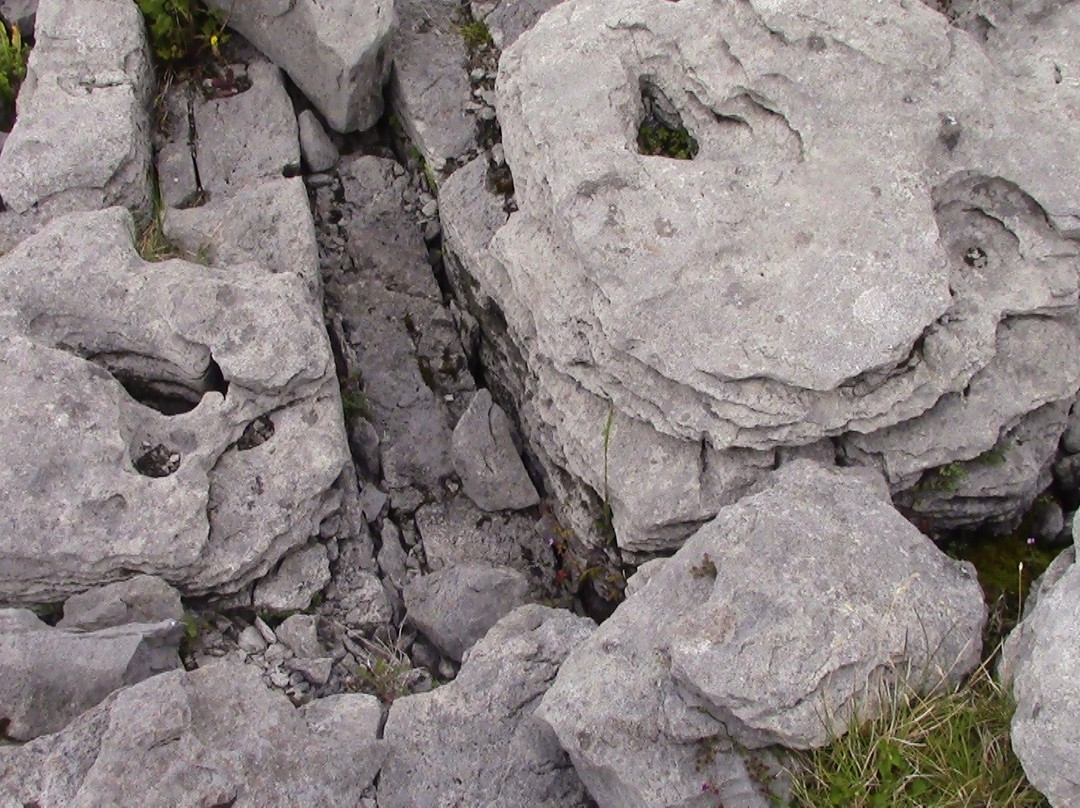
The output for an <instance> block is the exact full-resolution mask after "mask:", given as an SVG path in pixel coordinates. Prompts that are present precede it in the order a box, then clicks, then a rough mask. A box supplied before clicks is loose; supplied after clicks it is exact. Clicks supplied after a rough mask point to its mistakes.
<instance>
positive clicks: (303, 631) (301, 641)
mask: <svg viewBox="0 0 1080 808" xmlns="http://www.w3.org/2000/svg"><path fill="white" fill-rule="evenodd" d="M274 633H275V634H276V635H277V638H278V641H279V642H281V643H284V645H285V647H286V648H288V649H289V650H290V651H292V652H293V653H294V654H295V655H296V656H298V657H304V658H307V659H314V658H316V657H319V656H322V647H321V646H320V645H319V636H318V632H317V630H316V625H315V617H314V616H313V615H310V614H294V615H290V616H289V617H286V618H285V619H284V620H282V621H281V625H279V626H278V627H277V630H276V631H275V632H274Z"/></svg>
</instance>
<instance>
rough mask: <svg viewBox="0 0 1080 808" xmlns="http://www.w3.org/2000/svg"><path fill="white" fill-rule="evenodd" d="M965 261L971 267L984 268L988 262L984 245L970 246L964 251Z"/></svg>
mask: <svg viewBox="0 0 1080 808" xmlns="http://www.w3.org/2000/svg"><path fill="white" fill-rule="evenodd" d="M964 263H965V264H967V265H968V266H969V267H974V268H975V269H982V268H983V267H985V266H986V263H987V258H986V250H984V249H983V248H982V247H969V248H968V249H967V252H965V253H964Z"/></svg>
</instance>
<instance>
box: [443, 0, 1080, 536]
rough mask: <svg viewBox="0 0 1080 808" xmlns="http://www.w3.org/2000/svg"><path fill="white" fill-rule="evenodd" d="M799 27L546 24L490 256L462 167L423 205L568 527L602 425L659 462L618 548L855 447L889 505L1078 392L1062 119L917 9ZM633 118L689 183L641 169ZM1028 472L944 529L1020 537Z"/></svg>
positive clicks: (632, 500)
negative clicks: (790, 448)
mask: <svg viewBox="0 0 1080 808" xmlns="http://www.w3.org/2000/svg"><path fill="white" fill-rule="evenodd" d="M797 11H798V9H797V7H796V5H795V4H792V3H780V4H763V3H757V2H751V3H744V4H738V5H734V6H725V7H724V8H723V9H722V10H720V11H718V12H717V11H716V10H715V9H713V8H712V7H708V8H706V7H705V6H696V5H693V4H691V5H685V4H677V3H662V4H659V5H658V4H655V3H651V2H644V1H641V2H639V1H638V0H622V1H621V2H616V3H614V4H612V3H605V4H600V3H589V2H584V0H578V1H577V2H569V3H564V4H561V5H560V6H558V7H557V8H554V9H552V10H551V11H550V12H548V13H547V14H545V15H544V16H543V17H542V18H541V20H540V21H539V22H538V23H537V24H536V25H535V26H534V27H533V28H532V29H531V30H530V31H528V32H527V33H525V34H523V35H522V36H521V37H520V38H519V39H518V40H517V41H516V42H515V43H514V45H513V46H511V47H510V48H508V49H507V50H506V51H505V52H504V53H503V57H502V60H501V62H500V76H499V82H498V87H497V89H498V104H499V117H500V123H501V126H502V131H503V146H504V149H505V154H506V160H507V163H508V164H509V166H510V168H511V169H512V170H513V179H514V188H515V200H516V203H517V205H518V206H519V208H520V210H519V211H518V212H517V213H515V214H512V215H511V216H510V218H509V220H508V221H507V222H506V223H505V224H502V225H500V226H499V229H498V232H497V235H495V236H494V238H491V237H489V235H488V233H487V232H485V229H486V228H485V224H484V223H491V222H493V221H495V220H496V219H497V213H494V212H495V211H497V210H498V203H497V201H496V200H492V201H491V202H486V201H484V200H483V197H482V192H478V191H477V189H478V188H480V187H482V185H481V183H480V181H479V177H478V176H477V175H479V176H482V174H483V171H482V169H481V168H478V169H477V170H476V171H475V172H474V174H473V175H471V176H462V175H463V174H464V173H465V172H466V171H468V170H469V169H470V168H471V167H470V166H466V167H465V168H462V169H459V170H458V171H457V172H455V174H454V176H452V177H451V178H450V180H448V181H447V182H446V183H445V184H444V185H443V188H442V192H441V194H440V207H441V211H442V214H443V229H444V232H445V233H446V235H447V244H448V246H449V247H450V249H451V251H452V252H454V254H455V255H456V256H457V258H458V259H459V261H460V262H461V264H462V265H463V269H464V272H463V273H462V274H463V275H464V277H465V278H466V280H462V281H459V282H458V284H457V285H458V286H459V287H471V289H469V290H468V291H469V294H468V295H467V297H468V298H469V299H470V312H471V313H472V314H473V315H474V316H476V317H477V319H478V320H480V322H481V325H482V326H483V327H484V328H485V334H486V335H487V336H488V337H489V339H491V340H493V341H496V342H499V343H500V344H499V345H496V346H495V347H493V348H492V349H491V351H492V353H493V354H495V355H497V356H501V357H503V358H504V359H505V360H506V363H507V364H508V365H509V366H511V367H512V366H513V364H514V363H515V362H516V363H517V364H518V365H519V366H528V367H529V368H530V370H531V372H532V374H533V376H534V378H535V379H536V380H537V381H536V385H535V388H532V387H531V385H530V383H529V382H525V383H524V384H523V386H522V387H523V389H520V390H517V391H511V392H512V393H514V399H515V401H516V403H517V406H518V408H519V410H520V412H519V413H518V414H519V415H520V417H521V420H522V423H523V424H524V425H525V431H526V433H527V435H528V437H529V439H530V441H531V442H532V444H533V445H534V447H535V448H536V450H537V454H538V455H539V456H540V459H541V463H542V465H543V466H544V467H545V471H547V472H548V477H549V480H547V481H546V482H548V483H549V484H550V485H551V487H552V488H553V489H554V490H556V491H558V489H559V488H560V487H562V488H565V489H566V490H567V492H568V493H570V494H571V495H570V496H568V497H566V498H564V499H566V500H567V501H569V502H570V504H569V505H567V506H565V507H566V509H567V510H572V509H573V508H574V507H575V505H574V504H573V503H574V501H575V500H581V499H587V498H588V490H589V489H591V490H592V491H593V492H595V494H596V496H602V489H603V479H604V477H605V476H606V477H607V478H608V480H609V481H610V480H618V479H620V478H623V477H624V476H628V477H629V479H630V480H635V479H636V478H638V476H639V474H640V472H638V471H637V469H638V468H641V466H643V465H645V464H643V463H640V462H639V463H637V464H635V463H634V462H633V461H631V463H630V466H629V475H624V474H623V468H622V466H620V465H617V464H616V463H615V462H614V460H613V457H612V451H611V450H612V447H611V446H608V451H606V452H605V451H604V441H603V437H602V436H603V433H604V431H605V430H604V425H605V423H606V421H607V415H608V413H609V412H611V411H612V408H613V410H614V422H615V424H616V428H615V435H616V438H615V441H614V446H615V447H617V446H618V443H619V437H618V435H619V433H620V429H621V432H622V434H623V436H625V435H626V434H627V433H628V432H633V433H634V436H633V437H634V439H633V441H632V443H631V445H633V446H634V447H635V449H636V450H637V451H638V452H641V451H642V447H648V448H647V449H646V452H648V451H653V452H655V453H657V454H658V455H662V456H664V457H665V459H666V460H668V461H671V460H675V461H676V462H664V463H661V462H655V464H654V470H653V475H652V477H651V482H654V483H658V484H659V486H660V488H661V489H662V490H664V496H662V497H660V496H658V497H657V498H656V500H655V501H654V502H650V503H648V504H646V502H645V500H644V499H643V498H642V497H641V496H640V494H639V492H638V491H637V490H633V489H629V488H628V489H627V492H626V493H628V494H630V495H629V496H622V497H620V496H616V492H614V491H611V492H610V494H609V498H610V500H611V504H612V507H613V511H614V521H615V526H616V531H617V534H618V538H619V542H620V545H621V546H623V547H624V548H628V549H655V548H658V547H662V546H664V545H667V546H671V545H673V544H677V543H678V542H679V541H681V540H682V539H683V538H684V537H685V536H686V535H687V534H688V533H689V532H691V531H692V530H693V528H694V526H695V525H697V524H700V522H701V521H702V520H703V519H707V518H708V516H709V512H710V511H711V512H712V513H715V512H716V509H717V508H719V507H722V506H723V505H724V504H726V502H730V501H731V499H732V498H733V497H734V496H735V495H737V493H738V492H739V491H740V490H741V489H742V488H744V487H745V485H746V482H747V478H750V479H753V478H756V477H759V476H760V475H761V470H762V466H767V465H768V464H767V463H762V462H760V461H761V459H760V458H758V457H757V456H756V454H755V453H758V452H761V453H765V454H769V453H772V452H773V450H775V449H777V448H780V447H784V446H787V445H793V444H803V443H810V442H815V441H818V440H820V439H822V438H826V437H833V438H839V439H840V442H841V443H843V442H844V440H846V438H847V436H851V439H852V443H853V445H855V447H856V448H857V449H858V450H859V451H861V452H862V453H863V456H864V457H865V458H867V459H868V460H871V461H873V462H876V463H879V464H880V465H881V466H882V468H883V469H884V470H885V471H886V473H887V474H888V477H889V480H890V483H891V484H892V485H893V487H894V489H897V490H899V489H902V488H907V487H910V486H911V485H913V484H914V483H915V482H916V481H917V480H918V479H919V476H920V475H921V474H923V473H925V472H926V471H927V470H929V469H932V468H934V467H936V466H940V465H943V464H947V463H951V462H956V461H967V460H971V459H973V458H975V457H977V456H979V455H981V454H983V453H984V452H987V451H989V450H991V449H993V448H994V447H995V446H996V445H998V443H999V440H1001V439H1002V438H1003V437H1004V436H1005V435H1006V434H1007V433H1008V432H1009V431H1010V430H1012V429H1014V428H1016V427H1017V424H1018V423H1019V422H1020V420H1021V419H1022V418H1024V417H1026V416H1027V415H1028V414H1030V413H1032V412H1035V411H1037V410H1039V408H1041V407H1044V406H1049V405H1055V406H1057V405H1062V404H1063V403H1066V404H1067V403H1068V402H1071V400H1072V399H1073V397H1074V396H1075V394H1076V391H1077V388H1078V387H1080V374H1078V372H1077V369H1078V368H1080V364H1078V363H1076V362H1074V361H1072V360H1067V361H1066V362H1065V363H1064V364H1061V363H1059V362H1058V361H1057V360H1056V359H1054V358H1053V357H1057V356H1059V355H1060V354H1062V352H1064V355H1066V356H1072V354H1073V353H1075V352H1076V351H1077V345H1078V340H1077V335H1078V333H1080V332H1078V329H1077V324H1076V323H1077V320H1076V311H1077V264H1078V257H1077V256H1078V253H1077V247H1076V245H1075V243H1074V242H1072V241H1070V240H1068V238H1067V237H1068V236H1069V235H1070V234H1071V232H1072V230H1071V228H1072V225H1070V224H1069V222H1071V221H1073V219H1074V217H1075V215H1076V212H1077V211H1080V197H1078V195H1077V192H1076V188H1077V187H1080V183H1077V181H1076V180H1077V177H1074V176H1072V175H1069V176H1068V177H1066V176H1065V175H1067V174H1069V171H1068V170H1066V171H1065V172H1064V174H1063V173H1062V172H1061V171H1059V170H1057V169H1056V168H1053V167H1052V164H1055V160H1053V159H1047V155H1060V154H1071V153H1073V152H1074V151H1075V150H1076V149H1077V148H1080V135H1078V134H1077V130H1076V127H1075V126H1074V125H1072V124H1071V123H1070V120H1072V119H1073V112H1072V111H1071V110H1072V109H1073V106H1074V105H1075V100H1074V99H1073V96H1072V95H1070V94H1069V92H1068V91H1062V92H1058V93H1047V92H1041V91H1039V92H1035V91H1033V90H1032V88H1031V86H1030V85H1028V84H1026V83H1025V82H1018V81H1017V80H1016V79H1015V77H1014V76H1012V75H1010V74H1009V73H1008V72H1006V71H1004V70H1003V69H1001V68H1000V67H999V66H998V65H996V64H995V63H994V62H992V61H991V60H990V59H989V58H987V56H986V54H985V52H984V50H983V47H982V45H981V43H980V42H979V41H977V40H976V39H975V38H973V37H972V36H971V35H969V34H968V33H966V32H963V31H960V30H957V29H954V28H951V27H950V26H949V25H948V23H947V21H946V19H945V18H944V17H942V16H941V15H939V14H937V13H935V12H933V11H932V10H930V9H929V8H927V7H925V6H922V5H919V4H914V5H910V4H902V3H887V4H885V5H884V6H880V4H875V3H869V2H867V3H863V2H859V3H855V4H851V3H830V4H826V6H824V7H822V8H821V9H820V14H818V15H817V16H816V17H815V19H814V21H813V22H811V21H808V20H806V19H805V18H804V17H802V16H800V15H799V14H798V13H797ZM688 30H692V31H695V32H696V34H695V36H694V37H687V36H685V32H686V31H688ZM706 42H708V43H711V44H710V45H709V46H708V47H706V45H705V44H703V43H706ZM716 42H722V43H723V47H722V48H721V50H722V51H723V56H722V57H721V58H717V57H716V55H715V48H714V47H713V45H714V44H715V43H716ZM553 54H558V58H553ZM913 54H918V56H917V57H913ZM568 76H589V81H588V82H574V83H573V85H572V86H573V87H574V92H567V86H568V84H567V77H568ZM853 77H857V79H854V80H853ZM880 88H885V89H884V90H882V89H880ZM986 98H993V99H994V103H993V104H992V105H990V106H989V107H988V106H987V105H986V104H985V103H984V102H983V100H982V99H986ZM974 99H980V100H979V101H975V100H974ZM647 109H651V110H653V111H654V114H655V110H658V109H659V110H661V114H662V115H665V116H666V117H667V118H668V119H669V125H673V126H674V125H681V126H683V127H685V129H686V130H687V132H688V133H689V135H690V136H691V137H692V138H693V140H694V141H695V144H696V146H695V148H696V155H695V156H694V157H693V159H691V160H680V159H672V158H669V157H664V156H660V155H657V156H650V155H646V154H640V153H638V149H637V148H636V147H635V146H636V144H635V135H636V129H637V127H638V125H639V124H640V123H641V122H642V120H643V118H644V117H645V115H646V110H647ZM1033 116H1035V118H1037V119H1038V120H1039V121H1040V126H1039V127H1038V131H1037V132H1036V133H1034V134H1033V135H1032V137H1033V138H1034V140H1028V138H1027V134H1026V133H1027V132H1028V131H1029V130H1030V129H1031V127H1030V121H1031V120H1032V119H1033ZM586 130H587V131H586ZM1021 133H1024V134H1021ZM883 144H888V145H887V147H886V146H883ZM856 155H857V156H856ZM470 180H471V183H470ZM455 183H456V184H457V188H452V184H455ZM836 183H841V184H842V187H839V186H836ZM459 189H460V190H459ZM466 189H467V190H466ZM455 194H456V195H455ZM478 209H479V210H478ZM487 210H491V211H492V212H493V213H492V214H490V215H489V214H488V213H487V212H486V211H487ZM477 222H479V224H477ZM489 226H490V225H489ZM718 228H719V229H718ZM928 234H929V235H928ZM489 247H490V251H489V250H488V248H489ZM813 301H822V302H823V303H822V305H813ZM500 317H501V318H502V320H503V321H504V322H503V323H499V322H498V320H499V318H500ZM502 375H504V376H505V375H508V374H506V373H504V374H502ZM524 388H529V389H524ZM609 402H610V404H609ZM924 416H925V417H924ZM881 430H891V431H887V432H886V433H884V434H881V435H879V434H878V433H879V432H880V431H881ZM735 450H738V452H743V453H746V454H743V455H741V456H740V455H739V454H738V453H737V452H736V451H735ZM656 459H657V460H660V458H659V457H657V458H656ZM725 466H726V473H721V474H720V475H719V476H718V477H717V478H715V479H708V476H709V475H710V474H714V473H715V472H716V470H717V469H718V468H721V467H725ZM605 467H606V469H607V471H608V472H609V473H608V474H607V475H605V474H604V471H605ZM668 467H670V468H671V469H672V471H671V472H668V471H667V470H666V468H668ZM659 469H664V470H663V471H659V473H657V470H659ZM612 470H614V471H615V473H614V474H612V473H611V471H612ZM999 471H1000V473H1002V474H1004V473H1005V469H1000V470H999ZM1027 475H1028V476H1027V478H1026V484H1025V485H1024V486H1023V490H1024V492H1025V494H1024V496H1020V495H1013V494H1010V496H1009V498H1007V499H1005V500H1002V501H1001V507H1000V508H999V511H998V512H997V513H994V514H990V515H985V514H982V513H981V512H980V506H981V504H984V503H974V504H972V507H971V508H970V509H969V511H968V513H966V514H964V516H963V519H960V518H959V514H958V513H957V512H956V509H954V512H953V513H952V514H951V516H952V517H956V521H957V522H959V521H964V522H966V523H967V524H972V523H978V522H979V521H980V520H982V521H985V520H987V519H998V518H1000V517H1001V516H1002V513H1001V512H1002V511H1005V512H1006V513H1005V517H1006V518H1012V517H1015V516H1016V515H1017V514H1019V513H1020V512H1022V510H1023V509H1024V508H1025V507H1026V506H1027V505H1028V504H1029V503H1030V499H1025V497H1026V495H1027V492H1029V491H1030V490H1032V489H1034V488H1035V486H1036V480H1037V479H1038V476H1039V475H1038V472H1035V470H1034V469H1033V468H1029V469H1028V470H1027ZM559 477H563V478H564V479H561V480H560V479H558V478H559ZM675 478H681V479H679V482H680V483H681V484H676V482H675ZM687 478H690V479H689V480H687ZM643 487H644V486H642V488H643ZM575 489H576V490H577V493H576V494H575V493H574V492H575ZM673 491H681V492H683V493H682V496H680V497H673V496H671V492H673ZM559 493H561V492H559ZM560 498H562V497H560ZM594 509H595V502H594ZM586 521H587V520H586V519H585V518H584V517H583V516H578V517H576V522H577V524H575V527H577V526H579V525H581V526H584V524H585V523H586Z"/></svg>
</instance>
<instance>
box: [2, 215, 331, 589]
mask: <svg viewBox="0 0 1080 808" xmlns="http://www.w3.org/2000/svg"><path fill="white" fill-rule="evenodd" d="M131 234H132V221H131V217H130V215H129V214H128V213H126V212H125V211H123V210H121V209H118V208H110V209H107V210H104V211H100V212H97V213H91V214H81V213H80V214H70V215H68V216H65V217H62V218H60V219H57V220H55V221H54V222H53V223H52V224H50V225H49V226H48V227H47V228H46V229H45V230H44V231H42V232H41V233H39V234H38V235H37V236H35V237H33V238H31V239H29V240H27V241H25V242H23V243H22V244H21V245H20V246H19V247H18V248H17V249H15V250H13V251H12V252H10V253H8V254H7V255H5V256H4V257H3V258H2V259H0V279H2V280H0V290H2V291H0V375H2V376H3V384H0V400H2V406H0V435H2V436H3V437H4V446H3V450H2V454H3V456H4V458H5V462H4V464H3V465H2V466H0V490H4V491H7V492H11V494H12V498H11V502H10V505H9V507H8V508H6V509H5V510H4V512H3V515H2V516H0V601H9V602H34V601H41V600H54V599H57V598H61V597H64V596H66V595H68V594H71V593H73V592H75V591H81V590H83V589H85V588H86V587H87V586H92V585H98V584H102V583H108V582H111V581H114V580H118V579H120V578H122V577H127V576H129V575H130V574H131V571H132V570H135V571H139V572H146V573H150V574H154V575H159V576H160V577H162V578H164V579H166V580H167V581H169V582H170V583H171V584H173V585H174V586H176V587H177V588H178V589H180V590H181V591H182V592H183V593H185V594H198V593H206V592H210V591H219V592H229V591H234V590H236V589H238V588H240V587H241V586H243V585H244V584H245V583H248V582H250V581H252V580H254V579H256V578H258V577H260V576H262V575H264V574H265V573H266V572H268V571H269V570H270V569H272V568H273V566H274V565H275V564H276V563H277V562H278V560H279V559H280V558H281V557H282V556H283V555H285V554H286V553H287V552H288V551H289V550H291V549H292V548H294V547H297V546H300V545H303V544H306V543H307V542H308V540H309V538H310V537H312V536H316V535H318V533H319V525H320V523H321V522H322V521H323V519H324V518H326V517H327V516H329V515H331V514H332V513H334V512H335V511H336V510H337V509H338V507H339V503H340V499H341V496H340V493H339V492H338V491H337V490H335V488H334V484H335V481H337V480H338V478H339V477H340V476H341V475H342V473H343V470H344V468H345V467H346V464H347V463H348V462H349V460H348V449H347V447H346V444H345V434H344V426H343V424H342V415H341V404H340V398H339V393H338V388H337V381H336V378H335V376H334V366H333V359H332V356H331V353H330V346H329V340H328V339H327V336H326V332H325V330H324V326H323V323H322V319H321V312H320V311H319V310H318V309H317V308H316V306H315V305H313V303H312V301H311V299H310V297H309V295H308V292H307V291H306V290H305V288H304V286H303V284H302V283H301V281H300V280H298V279H297V278H296V277H295V276H288V275H269V274H267V273H266V272H265V270H261V269H259V268H258V267H257V266H255V265H250V264H249V265H245V266H238V267H232V268H230V269H229V270H220V269H211V268H206V267H199V266H195V265H193V264H188V263H186V262H183V261H178V260H173V261H167V262H163V263H159V264H147V263H145V262H143V261H142V260H141V259H140V258H139V256H138V255H137V253H136V252H135V249H134V247H133V245H132V236H131ZM221 307H227V309H228V314H227V316H222V315H221V314H220V310H221ZM122 383H123V384H122ZM124 385H126V387H125V386H124ZM129 391H130V392H129ZM133 395H135V396H139V397H140V398H139V399H136V398H134V397H133ZM163 402H164V404H168V405H169V406H168V407H165V408H164V409H161V408H163V407H164V404H163ZM150 404H155V405H156V406H157V407H158V408H159V409H155V408H154V407H152V406H149V405H150ZM185 410H186V411H185ZM166 411H174V412H176V414H171V415H167V414H165V412H166Z"/></svg>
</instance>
